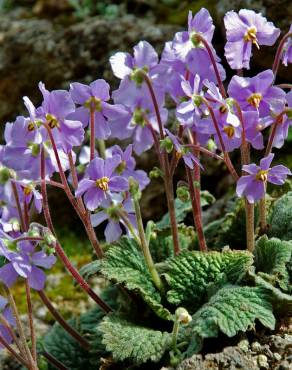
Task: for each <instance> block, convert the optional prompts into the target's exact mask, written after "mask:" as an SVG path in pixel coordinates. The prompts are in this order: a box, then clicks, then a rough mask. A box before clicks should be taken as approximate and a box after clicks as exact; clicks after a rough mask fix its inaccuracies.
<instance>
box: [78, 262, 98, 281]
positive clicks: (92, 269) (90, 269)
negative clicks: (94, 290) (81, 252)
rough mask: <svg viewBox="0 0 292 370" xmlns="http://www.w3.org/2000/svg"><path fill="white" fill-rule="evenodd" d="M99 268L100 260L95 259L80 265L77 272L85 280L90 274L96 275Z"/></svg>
mask: <svg viewBox="0 0 292 370" xmlns="http://www.w3.org/2000/svg"><path fill="white" fill-rule="evenodd" d="M100 268H101V261H100V260H96V261H92V262H90V263H87V264H86V265H84V266H82V267H81V269H80V270H79V273H80V275H81V276H82V277H83V278H84V279H85V280H88V279H89V278H91V276H93V275H97V274H98V273H99V272H100Z"/></svg>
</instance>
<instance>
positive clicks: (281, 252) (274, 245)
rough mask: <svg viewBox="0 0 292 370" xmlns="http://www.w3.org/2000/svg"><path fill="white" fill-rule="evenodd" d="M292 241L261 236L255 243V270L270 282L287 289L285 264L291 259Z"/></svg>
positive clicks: (287, 278) (287, 275) (287, 279)
mask: <svg viewBox="0 0 292 370" xmlns="http://www.w3.org/2000/svg"><path fill="white" fill-rule="evenodd" d="M291 255H292V241H282V240H280V239H277V238H272V239H270V240H269V239H268V238H267V236H262V237H261V238H260V239H259V240H258V241H257V243H256V248H255V265H256V269H257V272H258V274H259V275H260V276H262V277H263V278H264V279H265V280H267V281H269V282H270V283H271V284H273V285H276V284H278V285H279V286H280V288H281V289H283V290H285V291H287V290H289V274H288V270H287V265H288V263H289V262H290V260H291Z"/></svg>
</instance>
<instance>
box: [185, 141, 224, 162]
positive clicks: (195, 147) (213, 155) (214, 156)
mask: <svg viewBox="0 0 292 370" xmlns="http://www.w3.org/2000/svg"><path fill="white" fill-rule="evenodd" d="M185 146H186V147H187V148H194V149H196V150H198V151H199V152H201V153H204V154H206V155H207V156H209V157H211V158H214V159H218V160H219V161H224V158H223V157H221V156H220V155H218V154H216V153H213V152H211V151H210V150H208V149H206V148H204V147H202V146H200V145H193V144H186V145H185Z"/></svg>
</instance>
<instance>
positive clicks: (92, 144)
mask: <svg viewBox="0 0 292 370" xmlns="http://www.w3.org/2000/svg"><path fill="white" fill-rule="evenodd" d="M94 114H95V109H94V107H92V106H91V107H90V160H91V161H92V160H93V158H94V152H95V132H94V131H95V122H94V121H95V116H94Z"/></svg>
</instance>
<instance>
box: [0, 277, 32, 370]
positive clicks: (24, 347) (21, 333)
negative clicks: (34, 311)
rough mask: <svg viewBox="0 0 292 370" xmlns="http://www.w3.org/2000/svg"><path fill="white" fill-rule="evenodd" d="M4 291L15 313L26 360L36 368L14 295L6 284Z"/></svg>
mask: <svg viewBox="0 0 292 370" xmlns="http://www.w3.org/2000/svg"><path fill="white" fill-rule="evenodd" d="M3 289H4V291H5V293H6V297H7V299H8V302H9V305H10V307H11V309H12V312H13V316H14V318H15V322H16V327H17V331H18V334H19V339H20V343H21V346H22V348H23V352H25V354H26V356H25V357H26V360H27V361H28V362H29V364H30V366H34V360H33V358H32V355H31V353H30V350H29V348H28V345H27V342H26V338H25V334H24V330H23V326H22V323H21V320H20V317H19V313H18V309H17V306H16V303H15V301H14V298H13V295H12V294H11V291H10V289H9V288H7V287H6V285H4V284H3ZM33 368H34V367H33Z"/></svg>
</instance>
